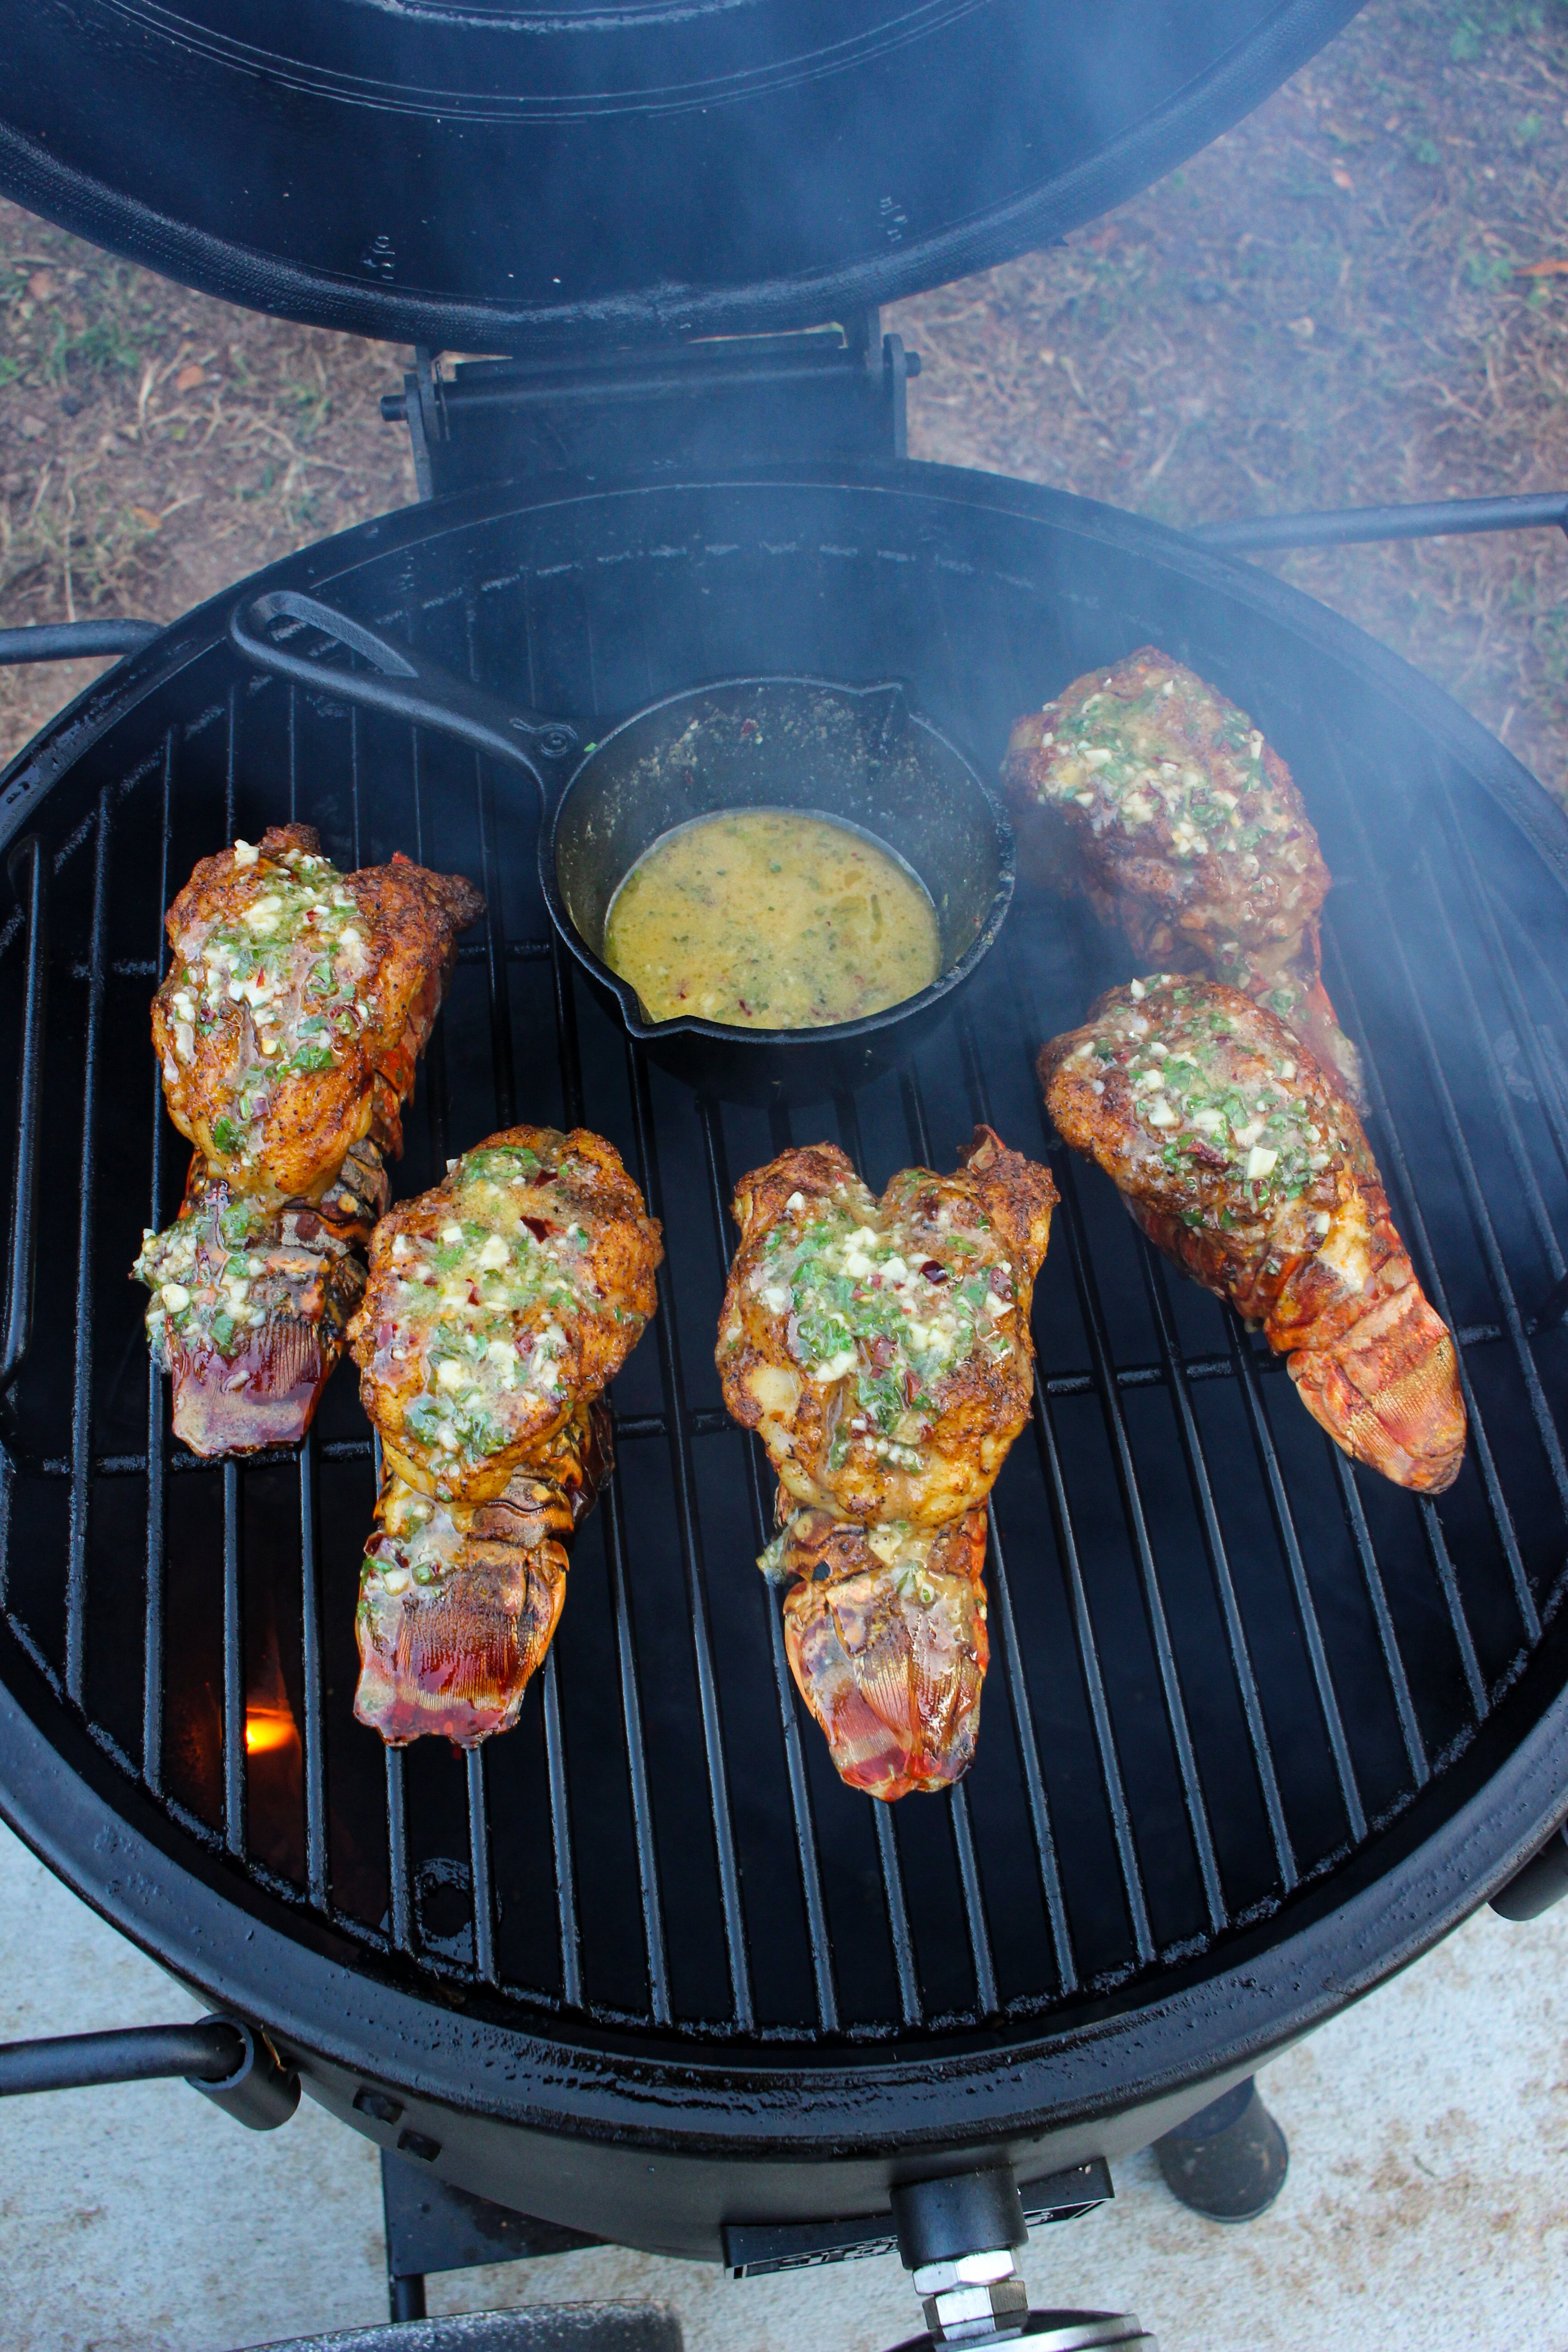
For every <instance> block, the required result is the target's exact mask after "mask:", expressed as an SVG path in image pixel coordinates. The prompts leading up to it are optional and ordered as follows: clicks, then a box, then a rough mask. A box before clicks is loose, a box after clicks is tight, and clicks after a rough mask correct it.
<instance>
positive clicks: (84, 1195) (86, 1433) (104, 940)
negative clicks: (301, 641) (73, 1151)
mask: <svg viewBox="0 0 1568 2352" xmlns="http://www.w3.org/2000/svg"><path fill="white" fill-rule="evenodd" d="M111 806H112V799H111V790H110V786H109V785H107V784H106V785H105V786H104V787H103V790H102V791H101V792H100V793H99V796H98V832H97V837H96V839H95V841H94V844H93V857H92V929H91V931H90V933H89V950H88V958H89V964H88V968H89V981H88V993H87V1036H86V1039H85V1041H84V1044H83V1047H82V1072H81V1170H80V1176H79V1202H78V1210H77V1257H76V1351H75V1364H74V1369H73V1373H72V1384H71V1483H70V1522H69V1526H70V1534H69V1549H68V1555H67V1566H66V1691H67V1694H68V1696H69V1697H71V1698H72V1699H74V1700H75V1702H76V1704H77V1706H80V1705H81V1704H82V1694H83V1690H84V1687H85V1684H86V1679H87V1658H86V1643H87V1529H88V1514H89V1510H90V1508H91V1464H92V1227H93V1210H94V1207H95V1205H96V1194H97V1190H98V1183H97V1178H98V1093H99V1088H98V1060H99V1054H100V1049H101V1046H102V1042H103V994H104V961H105V957H106V954H107V949H108V931H109V842H110V808H111Z"/></svg>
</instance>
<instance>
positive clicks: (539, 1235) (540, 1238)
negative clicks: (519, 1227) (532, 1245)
mask: <svg viewBox="0 0 1568 2352" xmlns="http://www.w3.org/2000/svg"><path fill="white" fill-rule="evenodd" d="M520 1222H521V1223H523V1224H525V1225H526V1226H527V1227H528V1230H529V1232H530V1233H531V1234H532V1235H533V1238H534V1240H535V1241H536V1242H544V1241H548V1240H549V1238H550V1236H551V1234H552V1233H554V1231H555V1230H556V1229H555V1227H554V1226H553V1225H552V1223H550V1221H549V1219H548V1218H547V1217H523V1218H522V1219H521V1220H520Z"/></svg>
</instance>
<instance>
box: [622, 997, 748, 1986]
mask: <svg viewBox="0 0 1568 2352" xmlns="http://www.w3.org/2000/svg"><path fill="white" fill-rule="evenodd" d="M626 1068H627V1073H628V1076H629V1078H630V1082H631V1098H632V1124H633V1128H634V1130H635V1133H636V1139H637V1173H638V1175H639V1177H640V1179H641V1182H642V1190H643V1197H644V1199H645V1200H646V1201H647V1205H648V1209H649V1212H650V1213H651V1214H652V1215H654V1216H656V1217H658V1219H659V1220H660V1222H661V1223H662V1222H663V1213H664V1212H663V1200H664V1191H663V1186H662V1184H661V1183H660V1181H659V1172H658V1144H657V1142H656V1140H655V1135H654V1117H653V1103H652V1100H651V1098H650V1097H649V1093H648V1076H647V1064H646V1062H645V1061H644V1059H643V1055H642V1053H641V1050H640V1049H639V1048H638V1047H637V1045H634V1044H633V1043H632V1041H631V1039H630V1038H628V1039H627V1040H626ZM656 1281H657V1284H658V1316H657V1318H656V1322H657V1327H658V1354H659V1371H660V1375H661V1378H662V1381H663V1384H664V1394H665V1402H666V1406H667V1410H668V1421H669V1460H670V1469H671V1472H672V1475H673V1476H674V1481H675V1512H676V1522H677V1525H678V1527H679V1533H680V1551H681V1559H682V1561H683V1563H684V1566H685V1570H686V1594H687V1600H688V1601H689V1605H690V1610H691V1650H692V1658H693V1663H694V1664H695V1666H696V1670H697V1698H698V1706H699V1710H700V1715H701V1718H702V1746H703V1752H704V1755H705V1758H706V1759H707V1766H708V1805H709V1812H710V1817H711V1820H712V1824H713V1848H714V1855H715V1859H716V1861H717V1863H718V1867H719V1900H720V1906H721V1910H722V1912H723V1917H724V1943H725V1948H726V1953H727V1956H728V1959H729V1967H730V1991H731V2002H732V2005H733V2009H734V2016H735V2023H736V2024H737V2026H739V2027H740V2028H741V2029H742V2032H750V2031H751V2028H752V2024H753V2022H754V2018H753V2012H752V1970H751V1958H750V1955H749V1953H748V1951H747V1948H746V1923H745V1916H744V1914H743V1912H742V1907H741V1874H740V1866H739V1864H738V1863H737V1861H736V1856H735V1836H734V1830H733V1827H732V1825H731V1819H730V1790H729V1783H728V1780H727V1779H726V1777H725V1767H724V1733H723V1725H722V1722H721V1717H720V1713H719V1685H718V1675H717V1674H716V1672H715V1669H714V1664H713V1637H712V1633H711V1631H710V1627H709V1623H708V1595H707V1591H706V1589H705V1582H704V1570H703V1563H702V1538H701V1534H700V1528H699V1526H698V1519H697V1497H696V1495H695V1493H694V1492H693V1481H692V1470H691V1439H690V1431H689V1427H688V1424H687V1408H686V1392H685V1388H684V1386H683V1383H682V1380H681V1370H680V1342H679V1338H678V1336H677V1332H676V1324H675V1286H674V1284H673V1283H672V1282H671V1280H670V1273H669V1260H668V1257H667V1258H666V1259H665V1261H664V1263H663V1265H661V1266H660V1267H659V1269H658V1276H656Z"/></svg>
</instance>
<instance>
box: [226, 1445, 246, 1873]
mask: <svg viewBox="0 0 1568 2352" xmlns="http://www.w3.org/2000/svg"><path fill="white" fill-rule="evenodd" d="M242 1578H243V1568H242V1562H241V1559H240V1525H239V1465H238V1463H237V1462H236V1461H234V1460H233V1459H232V1457H231V1458H230V1459H229V1460H228V1461H226V1462H225V1464H224V1465H223V1838H224V1843H225V1845H226V1847H227V1848H228V1851H229V1852H230V1853H232V1854H237V1855H239V1856H241V1857H242V1858H243V1856H244V1853H245V1593H244V1588H243V1581H242Z"/></svg>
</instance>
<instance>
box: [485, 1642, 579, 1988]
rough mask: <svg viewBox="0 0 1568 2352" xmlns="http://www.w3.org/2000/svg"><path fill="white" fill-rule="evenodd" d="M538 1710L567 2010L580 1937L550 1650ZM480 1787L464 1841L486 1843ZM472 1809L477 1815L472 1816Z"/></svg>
mask: <svg viewBox="0 0 1568 2352" xmlns="http://www.w3.org/2000/svg"><path fill="white" fill-rule="evenodd" d="M541 1678H542V1684H543V1706H544V1760H545V1769H546V1771H547V1773H548V1775H549V1780H550V1833H551V1836H552V1839H553V1840H554V1845H555V1912H556V1916H557V1918H558V1920H559V1922H560V1929H561V1997H562V1999H563V2000H564V2001H565V2003H566V2005H567V2007H568V2008H569V2009H580V2008H581V2007H582V2005H583V1932H582V1927H581V1925H580V1923H579V1920H578V1917H577V1876H576V1870H575V1866H574V1859H573V1853H572V1809H571V1804H570V1801H569V1800H568V1796H567V1790H566V1745H565V1739H564V1736H563V1732H562V1728H561V1684H560V1676H559V1669H558V1667H557V1664H556V1656H555V1644H554V1643H553V1642H552V1643H551V1645H550V1647H549V1649H548V1650H546V1652H545V1654H544V1664H543V1667H542V1670H541ZM484 1801H485V1792H484V1782H483V1780H477V1779H476V1777H475V1775H474V1774H472V1773H470V1774H469V1776H468V1810H469V1814H470V1818H471V1822H472V1827H471V1831H470V1841H471V1842H472V1843H477V1842H478V1841H479V1837H480V1836H481V1834H482V1835H483V1836H484V1838H485V1840H486V1842H487V1843H488V1842H489V1824H488V1822H484V1821H483V1818H482V1817H483V1812H484ZM476 1809H477V1810H476ZM474 1916H475V1932H476V1937H477V1934H478V1920H479V1887H478V1884H477V1882H476V1885H475V1888H474Z"/></svg>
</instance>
